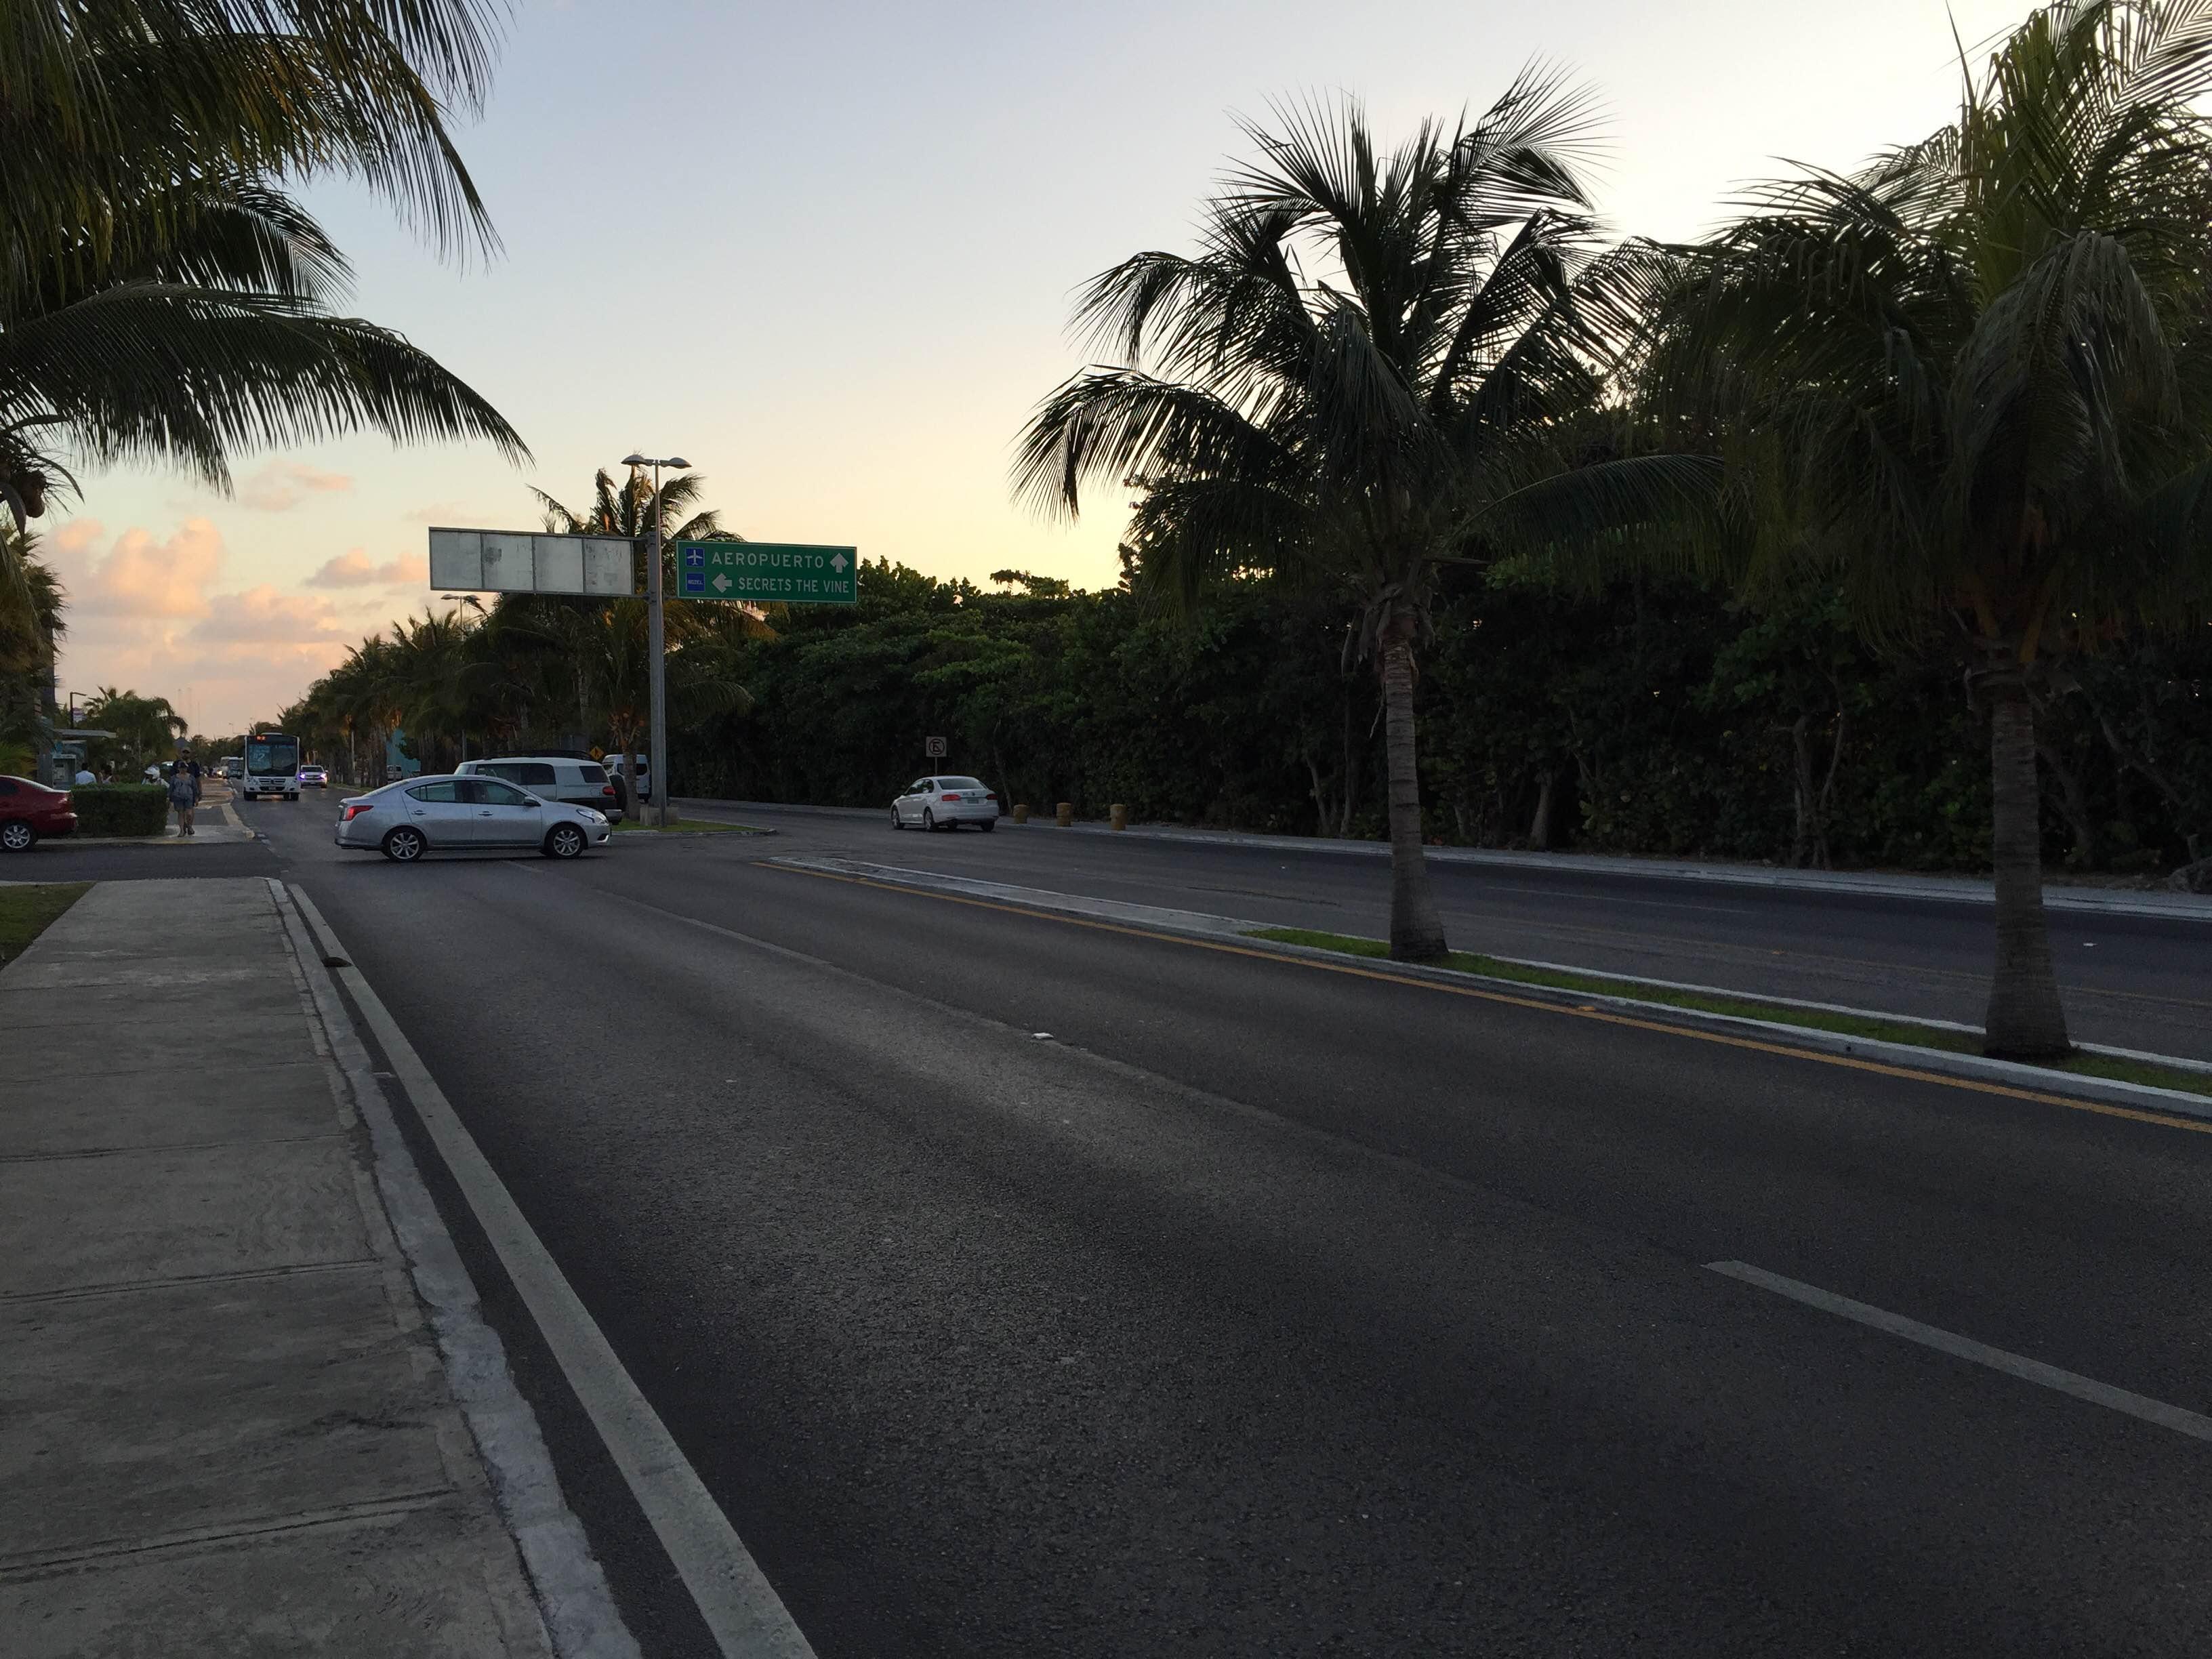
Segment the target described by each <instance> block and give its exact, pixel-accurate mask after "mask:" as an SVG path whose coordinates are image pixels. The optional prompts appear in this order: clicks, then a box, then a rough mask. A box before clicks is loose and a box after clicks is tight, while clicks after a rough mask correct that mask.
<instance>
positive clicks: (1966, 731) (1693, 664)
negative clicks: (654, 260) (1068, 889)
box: [288, 0, 2212, 1058]
mask: <svg viewBox="0 0 2212 1659" xmlns="http://www.w3.org/2000/svg"><path fill="white" fill-rule="evenodd" d="M2208 91H2212V0H2060V3H2057V4H2053V5H2051V6H2048V7H2045V8H2043V9H2038V10H2036V11H2034V12H2033V13H2031V14H2030V15H2029V16H2028V17H2027V21H2025V22H2023V23H2022V25H2021V27H2019V28H2018V29H2017V30H2015V32H2014V33H2011V34H2010V35H2009V36H2008V37H2006V38H2005V39H2004V40H2001V41H1999V42H1998V43H1996V46H1994V47H1993V48H1992V49H1990V50H1989V51H1987V52H1986V53H1980V52H1977V53H1976V54H1973V55H1967V54H1966V53H1964V52H1962V59H1961V62H1960V104H1959V109H1958V114H1957V117H1956V118H1955V119H1954V121H1953V122H1951V123H1950V124H1949V125H1947V126H1945V127H1944V128H1943V129H1942V130H1941V131H1937V132H1936V133H1933V134H1928V135H1920V136H1914V137H1911V138H1910V139H1909V140H1908V142H1905V143H1900V144H1899V145H1898V146H1896V147H1895V148H1893V149H1888V150H1886V151H1883V152H1881V154H1879V155H1875V157H1873V158H1872V159H1871V160H1869V161H1866V162H1864V163H1863V164H1861V165H1859V166H1858V167H1857V169H1856V170H1854V171H1849V172H1835V171H1829V170H1826V169H1823V168H1817V167H1805V168H1800V169H1797V170H1796V171H1794V172H1791V173H1788V174H1787V175H1786V176H1784V177H1783V178H1781V179H1777V180H1774V181H1771V182H1770V183H1767V184H1765V185H1758V186H1754V187H1753V188H1752V189H1750V190H1749V191H1747V192H1746V193H1745V195H1744V196H1743V197H1742V198H1741V200H1739V201H1738V202H1737V203H1735V204H1734V211H1735V220H1734V222H1732V223H1730V224H1729V225H1728V226H1727V227H1725V228H1723V230H1722V231H1721V232H1720V233H1718V234H1717V235H1715V236H1714V237H1713V238H1711V240H1708V241H1706V242H1704V243H1701V244H1698V245H1694V246H1656V245H1652V244H1649V243H1642V242H1635V241H1631V242H1627V243H1623V244H1619V245H1613V246H1608V245H1607V244H1606V243H1605V242H1604V241H1603V240H1601V236H1600V233H1599V230H1598V227H1597V224H1596V221H1595V210H1594V205H1593V197H1592V192H1591V191H1590V190H1589V186H1588V185H1587V184H1586V182H1585V173H1586V170H1587V167H1588V160H1589V157H1588V151H1589V146H1590V144H1591V143H1593V142H1594V140H1595V138H1596V137H1598V136H1599V135H1598V133H1597V131H1596V128H1595V124H1594V121H1593V118H1592V111H1593V107H1594V106H1593V104H1592V101H1591V100H1590V99H1589V96H1588V95H1587V94H1584V93H1583V92H1582V91H1581V90H1579V89H1578V88H1576V87H1575V86H1574V85H1573V84H1572V83H1571V82H1568V81H1566V80H1565V79H1563V78H1559V77H1557V76H1548V75H1544V74H1534V75H1525V76H1522V77H1521V78H1520V79H1518V80H1516V82H1512V83H1511V84H1510V86H1509V87H1508V88H1507V89H1506V91H1505V92H1504V94H1501V95H1500V96H1498V98H1497V99H1496V100H1494V101H1493V102H1492V103H1491V104H1490V105H1489V106H1488V107H1487V108H1486V110H1485V112H1484V113H1483V114H1482V116H1481V117H1480V118H1479V119H1477V120H1475V121H1474V122H1473V123H1472V124H1470V125H1465V126H1462V127H1458V128H1451V127H1446V126H1439V125H1434V124H1428V125H1419V126H1417V127H1416V128H1415V129H1414V130H1413V131H1412V132H1411V133H1410V134H1408V135H1407V136H1406V137H1404V138H1402V139H1401V140H1400V141H1398V142H1396V143H1389V142H1386V141H1385V140H1383V138H1382V137H1379V136H1378V135H1376V133H1375V132H1374V131H1372V130H1371V128H1370V124H1369V123H1368V121H1367V120H1366V118H1365V117H1364V114H1363V113H1362V112H1361V111H1360V110H1359V109H1358V106H1356V105H1355V104H1353V103H1351V102H1349V101H1339V102H1321V103H1307V104H1298V105H1293V106H1285V108H1283V109H1280V110H1279V111H1277V112H1275V114H1274V115H1273V117H1272V118H1269V119H1267V120H1265V121H1261V122H1257V123H1255V124H1254V125H1252V126H1251V127H1250V128H1249V130H1248V133H1247V139H1248V153H1247V154H1246V155H1244V156H1243V157H1241V158H1239V159H1238V160H1237V161H1234V162H1233V163H1232V164H1231V171H1230V172H1229V173H1228V174H1227V175H1226V177H1225V179H1224V180H1223V181H1222V183H1221V185H1220V186H1219V188H1218V190H1217V191H1215V192H1214V194H1213V195H1212V197H1210V198H1208V199H1207V200H1206V202H1205V203H1204V204H1203V205H1202V208H1201V210H1200V215H1199V228H1198V231H1197V234H1196V237H1195V239H1194V245H1193V246H1192V247H1191V248H1190V249H1189V250H1188V251H1186V252H1174V251H1160V250H1153V251H1144V252H1137V253H1134V254H1133V255H1132V256H1130V257H1129V258H1127V259H1125V260H1123V261H1121V263H1120V264H1116V265H1115V266H1114V267H1113V268H1112V269H1110V270H1107V271H1106V272H1104V273H1103V274H1102V275H1101V276H1098V277H1097V279H1096V280H1095V281H1094V282H1093V283H1092V284H1091V286H1090V288H1089V289H1087V290H1086V291H1085V294H1084V295H1083V297H1082V298H1081V299H1080V301H1079V303H1078V306H1077V310H1076V316H1075V322H1076V325H1077V328H1078V331H1079V334H1080V335H1081V336H1082V337H1083V338H1084V340H1085V344H1086V346H1087V348H1088V349H1090V350H1091V352H1092V353H1093V354H1094V361H1092V362H1091V363H1090V364H1089V365H1088V366H1086V367H1084V368H1079V369H1078V370H1077V372H1076V373H1075V374H1073V375H1072V376H1071V377H1070V379H1069V380H1067V381H1066V382H1065V383H1064V384H1063V385H1062V386H1060V387H1059V388H1058V389H1057V390H1056V391H1054V392H1051V393H1049V394H1048V396H1047V397H1046V398H1044V400H1043V401H1042V403H1041V404H1040V405H1039V406H1038V408H1037V410H1036V413H1035V415H1034V416H1033V418H1032V419H1031V421H1030V423H1029V425H1028V427H1027V428H1026V430H1025V431H1024V433H1023V435H1021V438H1020V440H1019V442H1018V448H1017V459H1016V463H1015V469H1014V480H1013V482H1014V487H1015V489H1016V490H1017V492H1018V494H1020V495H1023V496H1024V497H1025V498H1027V499H1029V500H1030V501H1033V502H1035V503H1036V504H1037V505H1039V506H1040V507H1045V508H1048V509H1049V510H1051V511H1054V512H1060V513H1074V512H1076V511H1077V510H1079V508H1081V507H1085V504H1086V503H1087V502H1089V501H1091V498H1092V497H1093V496H1095V495H1096V494H1097V491H1098V490H1100V489H1104V490H1105V491H1106V493H1107V496H1108V499H1109V501H1110V502H1111V503H1112V506H1113V509H1114V510H1115V511H1117V512H1118V511H1119V510H1120V508H1121V503H1123V502H1125V501H1133V513H1132V516H1131V518H1130V520H1129V527H1128V532H1127V543H1126V545H1125V547H1124V550H1123V565H1124V575H1123V580H1122V582H1121V585H1120V586H1119V587H1118V588H1117V589H1115V590H1114V591H1111V592H1104V593H1085V594H1077V593H1072V592H1067V591H1066V588H1065V586H1064V585H1063V584H1060V583H1058V582H1056V581H1054V580H1051V579H1049V578H1044V577H1039V576H1036V575H1032V574H1028V573H1024V572H1022V571H1019V570H1008V571H1006V572H1004V573H1002V574H1001V578H1000V580H999V582H998V584H997V585H999V586H1004V587H1006V588H1007V589H1009V590H1015V591H1009V592H1003V593H990V592H981V591H979V590H978V589H977V588H975V586H971V585H969V584H966V583H949V584H948V583H940V582H933V581H931V580H928V579H927V578H924V577H921V576H918V575H916V574H914V573H913V572H911V571H908V570H905V569H903V568H899V567H896V566H894V565H890V564H888V563H884V562H873V563H870V564H868V565H867V566H866V568H865V569H864V573H863V575H862V580H861V585H860V592H861V595H862V599H861V603H860V605H859V607H858V608H857V611H856V612H855V613H854V614H851V615H836V616H823V615H820V614H818V613H814V614H809V613H807V612H806V611H804V610H803V609H802V610H800V611H795V612H794V613H793V614H792V615H789V616H781V615H769V616H762V617H752V616H750V615H748V614H747V613H744V612H743V611H738V609H737V608H736V607H731V606H690V607H682V606H679V607H677V608H676V611H677V614H678V616H680V617H685V618H686V619H687V620H686V621H685V623H684V627H685V628H687V629H693V630H695V631H693V632H692V633H691V634H690V636H689V637H684V638H679V639H678V640H677V641H676V647H675V650H674V653H673V656H672V659H671V671H670V678H671V700H672V702H673V722H672V723H673V727H674V732H673V735H674V742H673V750H674V752H673V756H672V757H671V769H672V771H673V774H674V775H673V776H672V777H671V779H669V780H668V783H669V784H670V786H671V789H672V792H673V793H716V794H724V795H732V796H757V797H762V798H766V799H797V800H814V801H824V802H837V803H845V804H868V805H877V804H880V802H881V801H882V800H883V799H884V798H885V796H886V794H887V792H889V791H890V789H892V788H893V787H895V786H896V783H897V782H899V781H902V779H903V778H904V777H905V776H907V775H910V774H911V771H912V769H914V767H915V766H916V765H917V764H919V763H921V753H922V750H921V739H922V738H924V737H925V736H927V735H936V734H942V735H945V736H946V737H948V738H951V741H952V745H953V746H952V750H951V754H950V755H949V756H948V757H947V758H946V761H945V764H946V765H947V766H948V767H952V766H957V768H959V769H962V770H963V771H969V772H975V773H979V774H984V775H988V776H989V778H990V779H991V781H993V782H994V783H995V784H997V785H999V786H1000V788H1001V789H1002V790H1003V791H1004V792H1005V793H1006V795H1007V796H1008V797H1009V798H1011V799H1013V800H1023V799H1027V800H1029V801H1030V802H1031V803H1032V804H1035V805H1040V806H1042V805H1048V804H1050V803H1053V802H1055V801H1058V800H1068V801H1072V802H1074V803H1076V804H1077V805H1078V806H1079V809H1080V810H1082V811H1085V812H1086V813H1091V814H1096V813H1098V812H1100V811H1103V809H1104V808H1105V807H1106V806H1107V805H1109V803H1113V802H1121V803H1124V804H1126V805H1128V806H1129V807H1130V808H1131V809H1132V810H1133V811H1135V812H1136V813H1137V814H1138V815H1139V816H1140V817H1165V818H1171V819H1182V820H1186V821H1192V820H1196V821H1208V822H1215V823H1232V824H1240V825H1249V826H1250V827H1254V828H1266V829H1317V830H1322V831H1325V832H1328V833H1334V834H1347V833H1348V834H1364V835H1374V834H1387V835H1388V836H1389V840H1390V842H1391V846H1392V851H1393V860H1392V864H1393V876H1394V888H1393V905H1392V921H1391V948H1392V951H1394V953H1395V955H1397V956H1399V957H1402V958H1406V959H1411V960H1438V959H1441V958H1442V957H1444V956H1445V955H1446V954H1447V953H1448V951H1449V940H1447V939H1445V937H1444V935H1443V928H1442V927H1441V925H1440V924H1439V923H1438V921H1437V916H1436V913H1435V908H1434V905H1433V904H1432V903H1431V901H1430V899H1429V897H1428V894H1427V888H1426V882H1425V875H1424V870H1423V864H1422V860H1421V859H1420V856H1419V848H1420V847H1421V845H1422V844H1424V843H1425V842H1436V841H1440V840H1447V841H1460V842H1477V843H1481V844H1488V845H1500V844H1503V845H1524V846H1532V847H1537V848H1549V847H1556V846H1560V845H1563V844H1570V843H1571V844H1575V845H1578V846H1582V847H1585V848H1602V849H1615V850H1622V851H1638V852H1652V853H1662V854H1663V853H1679V854H1700V855H1721V856H1731V857H1751V858H1763V859H1768V860H1774V861H1776V862H1783V863H1790V864H1795V865H1826V864H1832V863H1844V862H1853V863H1874V864H1881V865H1892V866H1905V867H1910V868H1953V869H1970V870H1990V871H1994V872H1995V874H1996V889H1997V903H1996V915H1995V936H1996V937H1995V945H1996V950H1995V954H1994V964H1993V971H1992V975H1991V992H1990V1004H1989V1010H1988V1014H1987V1018H1986V1024H1987V1028H1988V1037H1987V1047H1988V1048H1990V1051H1992V1052H1996V1053H2002V1054H2008V1055H2012V1056H2015V1057H2033V1058H2055V1057H2060V1056H2063V1055H2064V1054H2066V1053H2067V1052H2068V1051H2069V1036H2068V1033H2067V1030H2066V1025H2065V1021H2064V1018H2063V1012H2062V1010H2061V1008H2060V1005H2059V1000H2058V996H2057V985H2056V981H2055V977H2054V975H2053V971H2052V967H2051V957H2050V951H2049V945H2048V939H2047V934H2046V928H2045V921H2044V916H2043V908H2042V902H2041V884H2042V879H2043V875H2042V872H2043V869H2044V866H2045V865H2047V864H2058V863H2063V864H2064V865H2066V866H2071V867H2073V868H2075V869H2076V870H2079V871H2081V872H2105V871H2111V872H2123V873H2128V872H2133V873H2139V874H2147V873H2151V872H2157V873H2159V874H2164V873H2166V872H2169V871H2170V872H2172V873H2173V875H2174V877H2175V879H2176V880H2177V882H2178V883H2179V884H2183V885H2188V886H2193V887H2195V888H2197V890H2212V629H2208V628H2207V627H2206V625H2205V624H2206V623H2207V622H2208V621H2212V284H2208V273H2212V216H2208V215H2207V213H2206V212H2205V210H2204V209H2205V204H2207V203H2208V202H2212V125H2208V122H2207V119H2206V118H2205V117H2203V115H2201V114H2199V113H2198V112H2197V103H2198V101H2199V100H2201V99H2202V97H2203V95H2204V94H2206V93H2207V92H2208ZM678 482H679V483H680V482H683V481H678ZM671 488H673V486H671ZM641 489H644V486H643V485H642V483H641V481H640V480H639V479H637V478H635V477H633V478H632V479H631V480H629V483H628V484H627V485H626V486H622V487H619V488H617V486H615V485H614V484H613V483H611V481H608V480H604V479H603V480H601V481H600V482H599V486H598V495H597V500H596V501H595V504H594V506H593V507H592V508H590V509H587V510H586V512H584V513H574V512H571V511H569V510H568V509H567V508H564V507H560V506H559V505H558V504H557V503H550V502H549V503H547V504H546V505H547V506H548V507H549V512H550V519H549V522H552V523H554V524H556V526H557V527H567V526H568V524H569V523H572V522H573V523H583V522H586V521H588V522H590V523H592V524H593V525H595V526H600V525H604V526H617V525H629V526H632V529H635V527H636V526H641V524H642V522H643V520H642V519H641V518H640V517H638V515H637V513H635V511H634V510H633V508H634V505H635V502H636V500H637V497H638V494H639V492H640V491H641ZM717 527H718V528H719V526H717ZM618 533H631V531H630V530H623V531H620V532H618ZM627 603H628V602H622V601H617V602H613V603H609V604H600V605H587V604H586V603H584V602H581V601H552V602H541V603H539V604H535V605H532V606H529V607H526V606H524V605H519V604H517V603H515V602H513V601H509V600H502V601H501V603H500V604H499V605H495V606H494V607H493V608H492V609H491V610H490V611H489V612H484V613H479V612H473V611H467V610H464V611H454V612H451V613H447V614H446V615H443V616H426V617H423V618H422V619H420V620H418V621H416V622H413V623H408V624H405V625H404V627H402V628H401V629H398V630H395V631H394V633H393V634H392V635H389V636H388V637H385V638H380V639H378V640H374V641H366V642H364V644H363V646H362V648H361V650H360V652H359V653H356V659H355V660H354V661H352V662H349V664H347V665H345V666H344V667H343V668H342V669H341V670H340V671H338V672H337V674H336V675H334V676H332V677H331V678H330V679H329V680H326V681H325V682H324V683H322V684H319V685H318V686H317V687H316V688H315V689H314V690H313V692H312V693H311V694H310V696H309V697H308V698H307V701H306V702H305V703H303V704H302V705H301V708H299V709H298V710H297V711H295V714H293V715H288V719H289V720H292V723H294V724H296V725H301V726H304V727H307V728H308V729H309V730H310V732H311V733H312V732H327V733H330V734H331V735H332V736H333V737H334V738H337V737H342V738H344V739H345V740H346V741H348V742H351V743H358V742H359V741H360V739H361V738H362V734H363V729H364V727H367V728H368V729H369V730H371V731H373V732H374V733H377V734H379V735H380V734H381V733H383V732H389V731H391V730H393V729H398V728H404V730H406V732H408V733H409V736H410V741H411V742H413V743H414V744H415V745H416V752H417V753H418V754H421V755H422V756H423V757H424V758H425V759H426V760H429V761H431V762H432V763H443V762H444V761H445V760H447V758H449V757H453V756H454V755H456V754H457V752H458V744H459V741H460V740H461V739H462V738H464V737H465V736H466V735H468V734H471V733H472V734H474V735H475V736H476V738H477V739H478V740H481V741H485V742H489V743H494V744H499V745H500V746H502V747H507V746H513V745H517V744H523V743H526V742H529V741H532V740H533V739H535V740H550V737H551V736H552V735H553V734H560V733H568V734H572V735H575V736H579V737H581V738H583V739H584V741H586V742H587V743H591V744H603V745H605V746H606V747H609V748H611V749H626V748H627V747H628V746H629V745H631V744H634V743H635V731H636V729H637V725H638V711H637V708H636V707H635V693H634V691H632V690H628V689H626V688H629V687H631V686H634V685H635V678H636V677H635V673H634V671H629V670H626V669H625V667H624V664H625V663H627V662H629V661H631V660H632V659H631V658H630V656H629V653H630V651H631V648H632V644H633V642H634V640H635V635H637V634H638V633H639V632H641V628H640V625H639V623H638V622H637V621H636V619H635V617H633V616H632V614H631V612H630V611H629V610H627V609H625V605H627ZM563 746H571V747H573V746H578V745H576V744H564V745H563Z"/></svg>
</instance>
